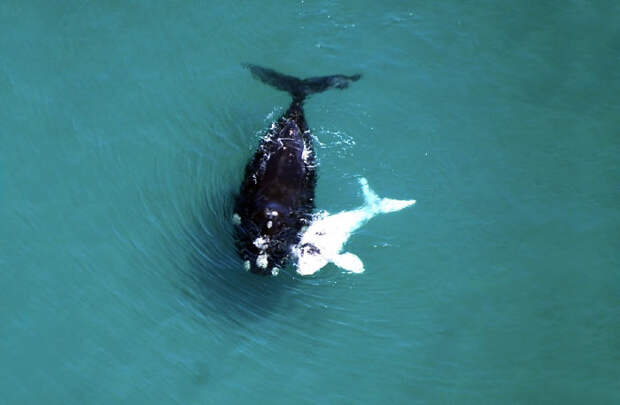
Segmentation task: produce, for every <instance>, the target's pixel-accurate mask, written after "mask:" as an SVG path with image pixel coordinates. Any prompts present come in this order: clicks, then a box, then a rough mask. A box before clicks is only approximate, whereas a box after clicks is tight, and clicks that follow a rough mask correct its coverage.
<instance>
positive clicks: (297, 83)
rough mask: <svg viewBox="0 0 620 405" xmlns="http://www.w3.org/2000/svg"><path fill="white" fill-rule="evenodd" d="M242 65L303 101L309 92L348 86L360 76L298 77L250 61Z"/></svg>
mask: <svg viewBox="0 0 620 405" xmlns="http://www.w3.org/2000/svg"><path fill="white" fill-rule="evenodd" d="M243 67H245V68H247V69H249V70H250V72H251V73H252V75H253V76H254V77H255V78H257V79H259V80H260V81H262V82H263V83H265V84H268V85H270V86H273V87H275V88H276V89H279V90H283V91H286V92H288V93H289V94H291V96H292V97H293V100H295V101H303V100H304V99H305V98H306V97H308V96H309V95H310V94H314V93H321V92H323V91H325V90H327V89H330V88H336V89H341V90H342V89H346V88H347V87H349V83H351V82H355V81H357V80H359V79H360V78H361V77H362V75H361V74H359V73H358V74H355V75H352V76H346V75H331V76H317V77H309V78H307V79H299V78H297V77H294V76H289V75H285V74H283V73H279V72H276V71H275V70H273V69H268V68H264V67H261V66H257V65H252V64H250V63H244V64H243Z"/></svg>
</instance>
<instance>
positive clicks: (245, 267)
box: [243, 260, 250, 271]
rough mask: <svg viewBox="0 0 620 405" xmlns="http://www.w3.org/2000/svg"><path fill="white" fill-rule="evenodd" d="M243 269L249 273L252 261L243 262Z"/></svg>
mask: <svg viewBox="0 0 620 405" xmlns="http://www.w3.org/2000/svg"><path fill="white" fill-rule="evenodd" d="M243 269H244V270H245V271H249V270H250V261H249V260H246V261H244V262H243Z"/></svg>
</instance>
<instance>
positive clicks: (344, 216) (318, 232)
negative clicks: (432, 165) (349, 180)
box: [294, 178, 415, 275]
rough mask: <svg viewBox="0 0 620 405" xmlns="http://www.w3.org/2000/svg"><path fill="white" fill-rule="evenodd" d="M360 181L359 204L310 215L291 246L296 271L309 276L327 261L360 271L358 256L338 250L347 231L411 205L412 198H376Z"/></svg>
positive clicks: (365, 181) (361, 263) (340, 248)
mask: <svg viewBox="0 0 620 405" xmlns="http://www.w3.org/2000/svg"><path fill="white" fill-rule="evenodd" d="M360 184H361V186H362V191H363V193H364V199H365V200H366V202H365V204H364V205H363V206H361V207H359V208H357V209H354V210H350V211H342V212H339V213H337V214H331V215H330V214H329V213H328V212H327V211H322V212H319V213H318V214H316V215H315V216H314V218H313V220H312V223H311V224H310V226H309V227H308V229H307V230H306V231H305V232H304V233H303V234H302V237H301V241H300V243H299V245H298V246H297V247H296V248H295V249H294V253H295V255H296V256H297V273H299V274H301V275H311V274H314V273H316V272H317V271H319V270H320V269H321V268H323V267H324V266H325V265H326V264H327V263H330V262H331V263H334V264H335V265H336V266H338V267H340V268H342V269H344V270H347V271H349V272H352V273H361V272H363V271H364V263H363V262H362V260H361V259H360V258H359V257H357V256H356V255H354V254H353V253H349V252H345V253H341V251H342V248H343V247H344V245H345V243H346V242H347V240H348V239H349V237H350V236H351V234H352V233H353V232H354V231H355V230H357V229H358V228H359V227H361V226H362V225H364V224H365V223H366V222H368V221H369V220H370V219H371V218H373V217H374V216H376V215H377V214H380V213H388V212H395V211H399V210H401V209H403V208H406V207H408V206H410V205H413V204H415V200H394V199H391V198H379V196H377V194H375V192H374V191H372V190H371V189H370V187H369V186H368V181H367V180H366V179H365V178H361V179H360Z"/></svg>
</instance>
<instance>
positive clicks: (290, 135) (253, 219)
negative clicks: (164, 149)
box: [233, 65, 361, 275]
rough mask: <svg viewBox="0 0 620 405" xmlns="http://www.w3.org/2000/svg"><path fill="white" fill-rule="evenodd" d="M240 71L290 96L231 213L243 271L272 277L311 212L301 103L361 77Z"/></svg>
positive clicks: (311, 164) (310, 160)
mask: <svg viewBox="0 0 620 405" xmlns="http://www.w3.org/2000/svg"><path fill="white" fill-rule="evenodd" d="M245 67H247V68H248V69H249V70H250V72H252V74H253V75H254V77H256V78H258V79H260V80H261V81H263V82H264V83H266V84H269V85H271V86H273V87H275V88H277V89H279V90H284V91H287V92H288V93H289V94H290V95H291V96H292V98H293V101H292V102H291V105H290V106H289V108H288V110H287V111H286V112H285V113H284V115H282V117H280V119H278V121H276V122H274V123H273V124H272V125H271V128H270V129H269V130H268V131H267V134H266V135H265V136H264V137H263V138H262V140H261V142H260V144H259V145H258V148H257V150H256V153H255V154H254V156H253V158H252V159H251V160H250V162H248V164H247V166H246V169H245V176H244V179H243V182H242V184H241V189H240V191H239V194H238V195H237V197H236V198H235V213H234V215H233V221H234V222H235V238H236V245H237V249H238V251H239V255H240V256H241V258H242V259H243V260H244V266H245V268H246V270H251V271H252V272H254V273H259V274H273V275H276V274H277V273H278V271H279V268H280V267H282V266H284V265H285V264H286V261H287V259H288V258H289V256H290V254H291V248H292V247H293V246H295V245H297V243H299V239H300V236H301V235H300V233H301V230H302V228H303V227H304V226H306V225H308V223H309V222H310V219H311V215H312V211H313V209H314V187H315V184H316V167H315V156H314V150H313V147H312V137H311V135H310V131H309V129H308V124H307V123H306V119H305V117H304V110H303V102H304V100H305V99H306V97H307V96H309V95H310V94H313V93H320V92H322V91H324V90H327V89H329V88H332V87H333V88H338V89H344V88H346V87H348V85H349V83H350V82H351V81H356V80H358V79H359V78H360V77H361V75H359V74H357V75H353V76H345V75H332V76H322V77H312V78H308V79H298V78H296V77H293V76H288V75H284V74H281V73H278V72H276V71H274V70H271V69H266V68H262V67H260V66H256V65H245Z"/></svg>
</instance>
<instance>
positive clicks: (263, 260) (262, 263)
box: [256, 253, 268, 269]
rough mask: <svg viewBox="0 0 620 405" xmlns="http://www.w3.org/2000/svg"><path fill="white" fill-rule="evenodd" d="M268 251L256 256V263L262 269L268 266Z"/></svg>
mask: <svg viewBox="0 0 620 405" xmlns="http://www.w3.org/2000/svg"><path fill="white" fill-rule="evenodd" d="M267 263H268V262H267V253H262V254H260V255H258V257H257V258H256V265H257V266H258V267H260V268H261V269H265V268H267Z"/></svg>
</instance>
